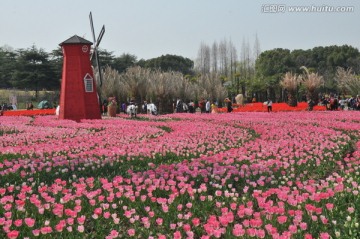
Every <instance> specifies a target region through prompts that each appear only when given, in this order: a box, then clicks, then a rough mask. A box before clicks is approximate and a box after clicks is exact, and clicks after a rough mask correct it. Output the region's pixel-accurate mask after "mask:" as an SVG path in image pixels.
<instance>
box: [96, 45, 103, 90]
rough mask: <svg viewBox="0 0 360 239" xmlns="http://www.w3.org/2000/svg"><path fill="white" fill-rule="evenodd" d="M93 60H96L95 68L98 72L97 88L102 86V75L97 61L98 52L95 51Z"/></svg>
mask: <svg viewBox="0 0 360 239" xmlns="http://www.w3.org/2000/svg"><path fill="white" fill-rule="evenodd" d="M95 60H96V66H97V69H98V72H99V83H100V84H99V86H100V87H101V86H102V74H101V69H100V61H99V53H98V51H95Z"/></svg>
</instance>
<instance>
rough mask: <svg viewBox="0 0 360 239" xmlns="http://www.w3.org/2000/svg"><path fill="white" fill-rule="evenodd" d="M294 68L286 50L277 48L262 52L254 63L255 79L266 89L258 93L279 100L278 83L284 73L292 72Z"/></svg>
mask: <svg viewBox="0 0 360 239" xmlns="http://www.w3.org/2000/svg"><path fill="white" fill-rule="evenodd" d="M294 67H295V63H294V61H293V59H292V58H291V54H290V50H288V49H282V48H277V49H274V50H268V51H264V52H262V53H261V54H260V56H259V58H258V59H257V60H256V63H255V70H256V77H257V78H258V79H260V80H261V81H262V84H263V85H264V86H265V87H266V92H260V93H261V94H265V95H266V96H267V97H270V98H273V99H275V98H277V99H281V98H282V89H281V87H280V85H279V82H280V80H281V79H282V77H283V76H284V75H285V73H286V72H294ZM257 93H259V92H257ZM260 98H264V96H263V97H260Z"/></svg>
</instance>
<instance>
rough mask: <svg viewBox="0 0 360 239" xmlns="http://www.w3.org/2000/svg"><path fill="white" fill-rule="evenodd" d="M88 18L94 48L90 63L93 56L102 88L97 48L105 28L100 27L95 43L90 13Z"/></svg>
mask: <svg viewBox="0 0 360 239" xmlns="http://www.w3.org/2000/svg"><path fill="white" fill-rule="evenodd" d="M89 18H90V27H91V32H92V35H93V41H94V48H93V52H92V54H91V56H90V61H92V59H93V57H94V55H95V62H96V67H97V69H98V73H99V81H100V82H99V83H100V84H99V85H100V87H101V86H102V75H101V69H100V61H99V53H98V50H97V47H98V46H99V44H100V41H101V39H102V37H103V36H104V33H105V26H103V27H102V29H101V31H100V34H99V37H98V39H97V41H96V39H95V30H94V23H93V18H92V13H91V12H90V15H89Z"/></svg>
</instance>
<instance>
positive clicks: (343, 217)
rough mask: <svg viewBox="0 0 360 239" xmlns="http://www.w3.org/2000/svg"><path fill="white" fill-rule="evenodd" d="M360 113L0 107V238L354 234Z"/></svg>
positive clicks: (358, 219)
mask: <svg viewBox="0 0 360 239" xmlns="http://www.w3.org/2000/svg"><path fill="white" fill-rule="evenodd" d="M359 167H360V113H359V112H356V111H331V112H330V111H312V112H308V111H301V112H274V113H267V112H236V113H222V114H168V115H161V116H151V115H150V116H149V115H141V114H140V115H139V117H138V118H135V119H131V118H128V116H126V115H118V117H115V118H108V117H105V118H104V119H101V120H82V121H81V122H80V123H77V122H74V121H70V120H59V119H57V118H56V116H54V115H47V116H3V117H0V238H21V239H23V238H29V239H30V238H41V239H42V238H54V239H57V238H59V239H60V238H63V239H67V238H74V239H77V238H79V239H82V238H89V239H90V238H94V239H95V238H106V239H112V238H154V239H164V238H175V239H180V238H182V239H191V238H201V239H206V238H230V239H232V238H284V239H285V238H296V239H297V238H305V239H310V238H320V239H326V238H345V239H352V238H354V239H356V238H360V227H359V223H360V195H359V191H360V175H359V173H360V171H359Z"/></svg>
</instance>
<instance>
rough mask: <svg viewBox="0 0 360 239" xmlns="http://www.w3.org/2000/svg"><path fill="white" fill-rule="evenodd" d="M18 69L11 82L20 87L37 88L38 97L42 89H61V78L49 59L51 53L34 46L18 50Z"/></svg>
mask: <svg viewBox="0 0 360 239" xmlns="http://www.w3.org/2000/svg"><path fill="white" fill-rule="evenodd" d="M18 55H19V56H18V58H17V64H16V70H15V71H14V74H13V75H12V79H11V83H12V85H13V86H14V87H17V88H20V89H30V90H35V92H36V97H37V96H38V91H39V90H41V89H48V90H54V89H59V80H58V78H57V77H56V73H55V70H54V69H53V67H52V65H51V64H50V61H49V54H48V53H46V52H45V51H44V50H42V49H37V48H36V46H32V47H31V48H29V49H26V50H24V49H20V50H18Z"/></svg>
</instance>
